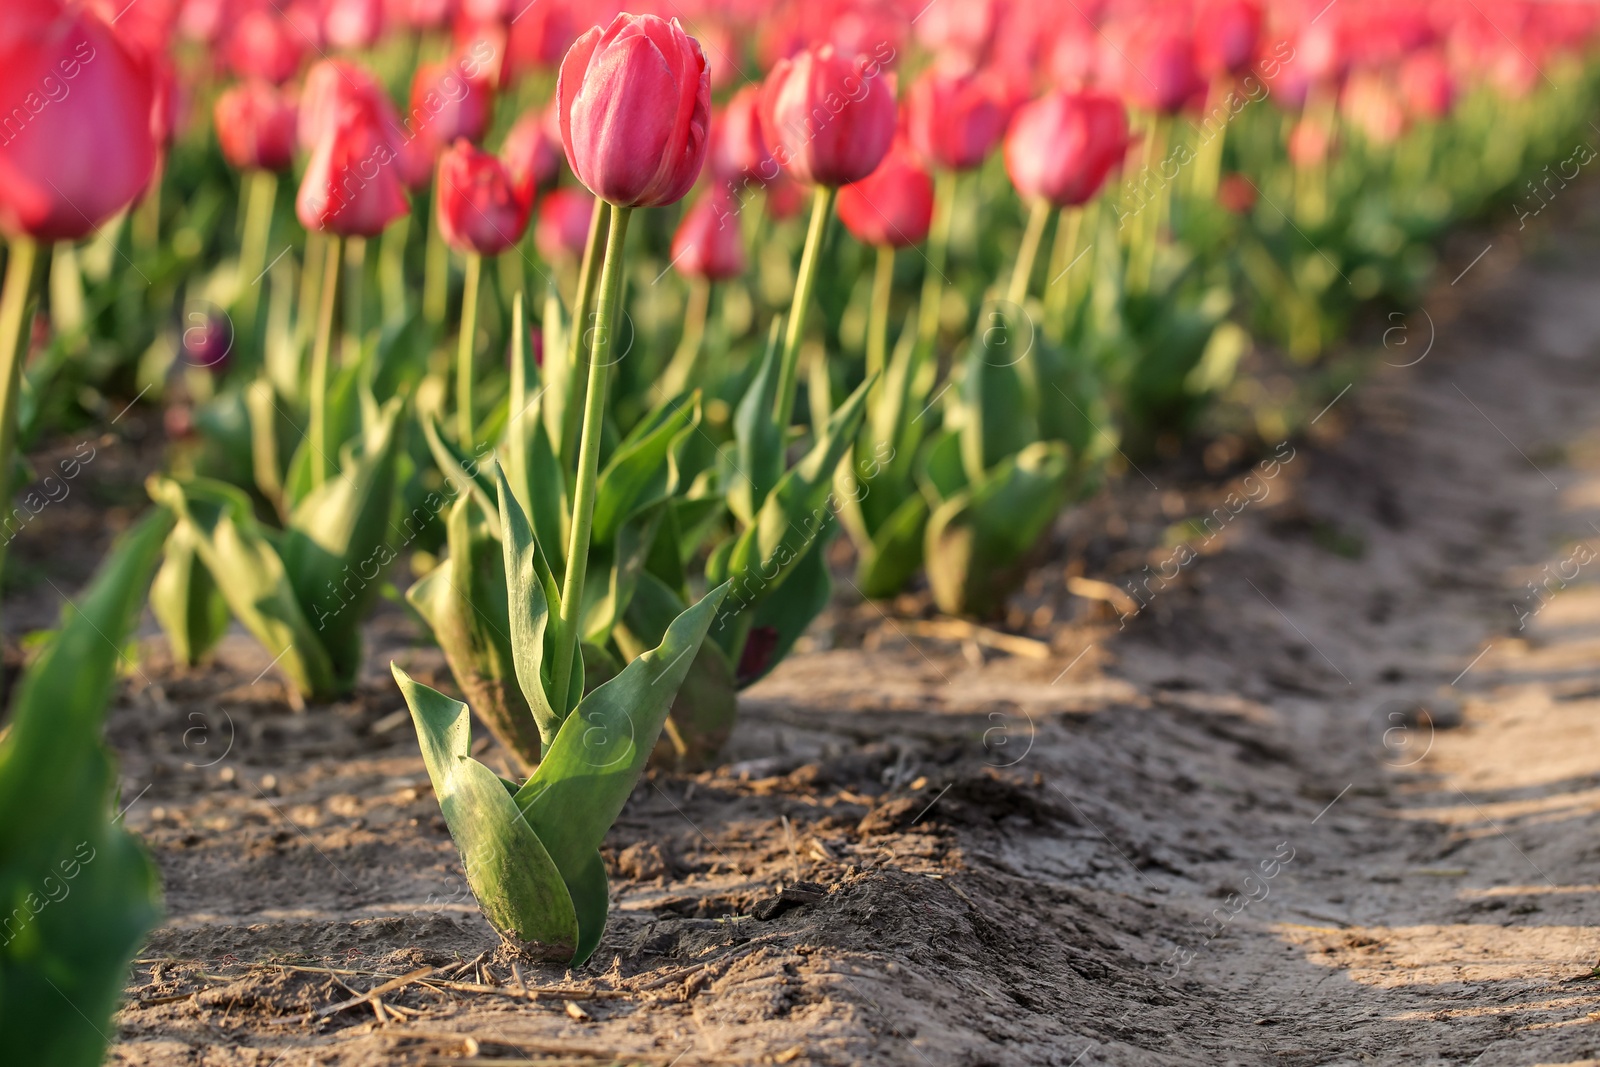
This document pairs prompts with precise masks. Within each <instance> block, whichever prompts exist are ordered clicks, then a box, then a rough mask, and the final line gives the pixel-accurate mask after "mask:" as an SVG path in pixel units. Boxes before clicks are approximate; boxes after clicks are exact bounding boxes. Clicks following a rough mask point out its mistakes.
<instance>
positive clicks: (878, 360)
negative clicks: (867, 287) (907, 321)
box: [867, 245, 894, 381]
mask: <svg viewBox="0 0 1600 1067" xmlns="http://www.w3.org/2000/svg"><path fill="white" fill-rule="evenodd" d="M893 296H894V246H893V245H879V246H878V261H877V263H876V265H875V267H874V269H873V272H872V306H871V310H870V312H869V317H868V321H867V377H869V378H870V377H872V376H874V375H877V377H878V380H879V381H882V380H883V368H884V365H885V364H886V363H887V362H888V354H889V300H890V298H891V297H893Z"/></svg>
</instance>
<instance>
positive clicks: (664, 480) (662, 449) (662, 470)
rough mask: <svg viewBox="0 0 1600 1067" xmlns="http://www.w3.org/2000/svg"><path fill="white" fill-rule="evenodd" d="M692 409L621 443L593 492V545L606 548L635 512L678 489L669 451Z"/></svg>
mask: <svg viewBox="0 0 1600 1067" xmlns="http://www.w3.org/2000/svg"><path fill="white" fill-rule="evenodd" d="M694 416H695V409H694V407H693V406H691V405H688V404H684V405H681V406H679V407H678V408H677V409H675V410H669V411H668V412H666V413H665V416H664V417H662V418H660V419H659V421H657V423H656V425H655V426H654V427H653V428H652V429H650V430H649V432H648V433H645V434H643V435H642V436H638V437H637V438H636V439H635V438H634V437H632V436H630V439H629V440H627V441H624V442H623V444H622V446H621V447H620V448H618V449H617V451H616V452H615V453H613V454H612V456H611V461H610V462H609V463H607V464H606V466H605V469H604V470H603V471H601V472H600V478H599V482H598V484H597V486H596V489H595V503H594V532H593V538H594V543H595V544H597V545H609V544H611V543H612V541H613V539H615V538H616V536H617V534H618V532H619V531H620V530H621V529H622V526H623V524H624V523H625V522H627V521H628V519H629V518H631V517H632V516H633V515H634V514H635V513H636V512H638V511H639V510H641V509H643V508H647V507H649V506H650V505H652V504H655V503H657V502H658V501H661V500H664V499H666V498H667V496H669V495H670V494H671V493H673V491H674V490H675V489H676V488H677V477H676V474H677V470H676V466H675V464H674V463H673V462H672V447H673V444H674V443H675V442H676V440H677V438H678V436H679V435H680V434H681V433H683V432H684V431H685V430H686V429H688V428H689V426H690V425H691V424H692V423H693V421H694Z"/></svg>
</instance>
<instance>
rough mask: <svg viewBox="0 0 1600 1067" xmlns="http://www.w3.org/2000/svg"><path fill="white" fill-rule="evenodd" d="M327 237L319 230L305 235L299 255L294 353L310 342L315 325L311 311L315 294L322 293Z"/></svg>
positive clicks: (303, 348)
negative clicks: (298, 292)
mask: <svg viewBox="0 0 1600 1067" xmlns="http://www.w3.org/2000/svg"><path fill="white" fill-rule="evenodd" d="M327 240H328V235H327V234H325V233H323V232H322V231H321V230H310V231H308V232H307V233H306V246H305V248H303V249H302V250H301V254H300V299H299V300H297V301H295V305H294V306H295V321H294V337H295V351H296V352H304V351H305V350H306V345H308V344H309V343H310V342H311V330H312V328H313V326H314V325H315V318H314V317H313V315H312V309H313V308H315V307H316V306H317V294H318V293H320V292H322V263H323V260H324V259H326V258H327V255H326V253H327V248H326V243H327Z"/></svg>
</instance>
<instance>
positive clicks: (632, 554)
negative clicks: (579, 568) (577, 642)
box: [583, 500, 667, 645]
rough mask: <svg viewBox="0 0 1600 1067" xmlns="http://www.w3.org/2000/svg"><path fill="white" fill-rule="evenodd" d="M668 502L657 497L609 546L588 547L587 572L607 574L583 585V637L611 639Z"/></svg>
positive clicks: (598, 640) (596, 641) (599, 641)
mask: <svg viewBox="0 0 1600 1067" xmlns="http://www.w3.org/2000/svg"><path fill="white" fill-rule="evenodd" d="M666 505H667V502H666V501H665V500H661V501H657V502H656V503H655V504H653V505H652V506H650V507H649V508H646V509H645V510H644V511H641V512H638V513H636V514H635V515H634V516H633V517H632V518H630V519H629V520H628V521H627V522H625V523H623V525H622V529H621V530H619V531H618V532H617V534H616V539H615V543H614V544H613V545H611V546H610V547H609V548H600V547H598V546H597V547H596V548H593V549H591V550H590V557H591V558H590V560H589V567H590V571H589V573H590V574H591V575H595V576H596V577H597V576H598V575H597V574H596V570H597V569H599V568H603V570H600V573H603V574H605V575H606V581H605V584H604V585H602V584H601V583H599V582H596V581H593V580H591V581H589V582H588V583H587V587H586V588H585V589H584V606H583V639H584V640H585V641H590V642H593V643H594V644H597V645H604V644H606V643H607V642H608V641H610V640H611V629H612V627H614V626H615V625H616V624H617V620H618V619H620V618H621V617H622V613H623V612H624V611H626V610H627V608H628V601H629V600H631V599H632V598H633V590H634V586H635V585H636V584H637V583H638V581H639V575H640V574H641V573H642V572H643V571H644V566H645V561H646V559H647V558H648V557H649V555H650V550H651V546H652V545H653V544H654V543H655V540H656V533H657V531H658V530H659V529H660V526H661V519H662V516H663V515H664V514H665V513H666V510H667V508H666Z"/></svg>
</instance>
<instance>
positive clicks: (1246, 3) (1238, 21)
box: [1194, 0, 1263, 78]
mask: <svg viewBox="0 0 1600 1067" xmlns="http://www.w3.org/2000/svg"><path fill="white" fill-rule="evenodd" d="M1262 21H1263V15H1262V12H1261V5H1260V4H1259V3H1257V2H1256V0H1212V2H1211V3H1209V4H1207V5H1206V6H1205V7H1204V8H1202V9H1201V11H1200V15H1199V17H1198V18H1197V19H1196V20H1195V39H1194V50H1195V58H1196V59H1197V60H1199V64H1200V69H1201V70H1202V71H1204V72H1205V73H1206V74H1208V75H1210V76H1211V77H1213V78H1215V77H1220V76H1221V75H1224V74H1240V73H1242V72H1243V71H1244V70H1245V68H1247V67H1249V66H1250V64H1251V63H1253V62H1254V61H1255V58H1256V49H1257V47H1259V45H1260V43H1261V26H1262Z"/></svg>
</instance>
